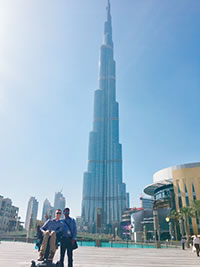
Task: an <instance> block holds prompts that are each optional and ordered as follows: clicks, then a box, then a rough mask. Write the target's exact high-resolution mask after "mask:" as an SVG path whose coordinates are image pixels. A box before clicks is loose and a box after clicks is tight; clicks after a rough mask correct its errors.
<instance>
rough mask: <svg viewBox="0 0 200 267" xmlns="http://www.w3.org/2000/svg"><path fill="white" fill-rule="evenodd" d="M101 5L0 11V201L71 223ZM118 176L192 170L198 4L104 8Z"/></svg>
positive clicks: (82, 164)
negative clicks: (61, 210)
mask: <svg viewBox="0 0 200 267" xmlns="http://www.w3.org/2000/svg"><path fill="white" fill-rule="evenodd" d="M106 3H107V1H106V0H101V1H99V0H84V1H83V0H60V1H52V0H43V1H39V0H30V1H26V0H17V1H11V0H7V1H2V2H1V3H0V58H1V61H0V181H1V186H0V194H1V195H3V196H5V197H10V198H11V199H12V200H13V203H14V205H16V206H19V207H20V215H21V216H22V218H23V219H24V217H25V213H26V208H27V202H28V199H29V197H30V196H31V195H33V196H35V197H36V198H37V199H38V200H39V202H40V207H39V217H40V215H41V208H42V203H43V201H44V199H45V198H46V197H47V198H48V199H49V200H50V201H51V202H53V198H54V192H55V191H59V190H60V189H62V190H63V193H64V195H65V197H66V198H67V206H70V207H71V211H72V215H73V216H77V215H80V207H81V194H82V177H83V172H84V171H85V170H86V169H87V153H88V137H89V131H90V130H91V129H92V117H93V97H94V90H95V89H97V87H98V81H97V75H98V59H99V47H100V45H101V43H102V37H103V25H104V21H105V16H106V12H105V6H106ZM111 5H112V18H113V40H114V46H115V60H116V63H117V100H118V102H119V104H120V142H121V143H122V145H123V176H124V181H125V182H126V184H127V190H128V191H129V192H130V194H131V205H132V206H139V205H140V203H139V200H138V199H139V197H140V195H141V193H143V188H144V187H145V186H146V185H147V184H150V183H152V176H153V173H154V172H156V171H157V170H159V169H162V168H165V167H168V166H172V165H177V164H181V163H189V162H197V161H200V159H199V158H200V152H199V151H200V142H199V136H200V116H199V113H200V112H199V109H200V108H199V103H200V101H199V100H200V34H199V32H200V30H199V29H200V19H199V14H200V1H199V0H190V1H189V0H176V1H170V0H162V1H160V0H123V1H121V0H115V1H112V0H111Z"/></svg>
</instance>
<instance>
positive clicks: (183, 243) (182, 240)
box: [181, 237, 185, 250]
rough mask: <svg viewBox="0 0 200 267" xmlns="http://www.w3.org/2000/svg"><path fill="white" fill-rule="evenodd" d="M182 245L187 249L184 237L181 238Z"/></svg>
mask: <svg viewBox="0 0 200 267" xmlns="http://www.w3.org/2000/svg"><path fill="white" fill-rule="evenodd" d="M181 245H182V249H183V250H184V249H185V238H184V237H182V239H181Z"/></svg>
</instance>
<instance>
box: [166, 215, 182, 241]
mask: <svg viewBox="0 0 200 267" xmlns="http://www.w3.org/2000/svg"><path fill="white" fill-rule="evenodd" d="M168 216H169V218H170V219H172V221H173V222H174V233H175V239H176V240H178V236H177V225H178V222H179V219H180V214H179V213H178V212H177V211H176V210H171V211H170V213H169V215H168Z"/></svg>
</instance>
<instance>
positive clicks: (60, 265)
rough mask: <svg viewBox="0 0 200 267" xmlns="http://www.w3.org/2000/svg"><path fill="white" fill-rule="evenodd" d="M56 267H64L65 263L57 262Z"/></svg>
mask: <svg viewBox="0 0 200 267" xmlns="http://www.w3.org/2000/svg"><path fill="white" fill-rule="evenodd" d="M56 266H58V267H64V263H63V262H60V261H57V262H56Z"/></svg>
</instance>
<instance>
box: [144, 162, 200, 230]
mask: <svg viewBox="0 0 200 267" xmlns="http://www.w3.org/2000/svg"><path fill="white" fill-rule="evenodd" d="M153 182H154V183H153V184H151V185H148V186H146V187H145V189H144V192H145V193H146V194H148V195H151V196H153V197H154V209H159V208H169V209H176V210H177V211H180V209H181V208H182V207H189V206H191V204H192V202H193V201H194V200H200V162H197V163H189V164H183V165H177V166H174V167H169V168H166V169H162V170H160V171H158V172H156V173H155V174H154V176H153ZM189 225H190V233H191V234H193V233H194V234H195V233H200V225H199V218H197V217H194V218H190V217H189Z"/></svg>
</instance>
